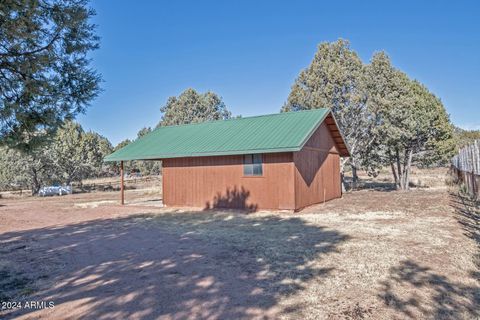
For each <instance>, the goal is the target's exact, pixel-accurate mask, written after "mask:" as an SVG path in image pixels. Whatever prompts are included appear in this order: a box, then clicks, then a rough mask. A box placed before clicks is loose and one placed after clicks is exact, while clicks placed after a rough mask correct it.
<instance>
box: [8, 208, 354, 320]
mask: <svg viewBox="0 0 480 320" xmlns="http://www.w3.org/2000/svg"><path fill="white" fill-rule="evenodd" d="M346 240H348V236H347V235H344V234H342V233H340V232H337V231H335V230H327V229H325V228H323V227H320V226H314V225H311V224H308V223H306V222H305V221H304V220H302V219H300V218H296V217H292V218H282V217H279V216H274V215H268V216H252V215H241V214H231V213H220V212H216V211H204V212H171V213H165V214H159V215H143V216H133V217H129V218H118V219H106V220H96V221H89V222H85V223H80V224H74V225H66V226H58V227H49V228H43V229H35V230H27V231H18V232H9V233H4V234H2V235H0V245H1V247H2V248H3V249H2V256H1V257H0V259H5V260H6V261H8V262H9V263H10V268H13V269H15V270H14V271H13V270H11V271H12V272H15V273H16V274H17V273H18V274H21V275H22V276H23V277H30V278H29V279H27V280H26V281H27V282H26V283H29V284H32V283H34V284H35V287H34V288H29V290H30V291H32V292H33V291H35V292H36V293H34V294H31V295H29V296H26V295H24V296H23V297H24V298H26V297H28V300H42V301H45V300H49V301H54V302H55V308H60V310H59V311H57V312H61V313H62V314H61V316H62V317H65V318H72V317H76V318H84V317H86V318H89V319H100V318H112V317H114V318H122V319H126V318H130V317H132V318H137V319H151V318H157V317H162V316H163V317H166V318H175V319H187V318H188V319H190V318H200V319H202V318H219V319H238V318H251V317H255V316H260V315H264V314H266V313H267V312H269V310H272V308H275V307H276V306H277V304H278V300H279V299H280V298H282V297H284V296H285V295H289V294H293V293H295V292H297V291H298V290H301V289H302V288H304V287H305V286H306V285H308V281H309V280H310V279H313V278H318V277H326V276H328V274H329V272H330V271H331V269H329V268H323V267H322V264H321V260H322V257H324V256H325V255H327V254H328V253H331V252H334V251H335V250H336V248H337V246H338V244H340V243H342V242H343V241H346ZM3 267H4V268H5V266H3ZM0 269H1V268H0ZM12 274H13V273H12ZM17 289H18V288H17ZM27 289H28V288H27ZM1 291H3V292H1ZM27 291H28V290H27ZM0 293H2V294H4V295H6V296H9V295H11V294H12V292H7V291H6V290H5V288H3V287H2V288H0ZM15 295H16V296H15ZM10 297H11V298H12V299H20V298H22V295H21V294H18V292H14V293H13V295H11V296H10ZM66 303H71V305H70V306H69V307H67V306H65V305H64V304H66ZM62 306H63V308H62ZM290 310H291V312H295V311H294V310H295V308H291V309H290ZM53 311H55V310H53ZM31 312H34V310H26V309H21V310H17V311H7V313H6V314H4V316H6V317H17V316H19V315H21V314H28V313H31ZM71 312H74V314H70V313H71ZM283 312H284V313H288V312H289V311H288V310H283ZM31 315H32V316H33V314H31ZM57 315H58V313H57Z"/></svg>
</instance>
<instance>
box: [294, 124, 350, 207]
mask: <svg viewBox="0 0 480 320" xmlns="http://www.w3.org/2000/svg"><path fill="white" fill-rule="evenodd" d="M293 160H294V163H295V209H301V208H304V207H306V206H309V205H312V204H315V203H321V202H323V201H328V200H331V199H334V198H339V197H341V196H342V190H341V183H340V156H339V154H338V150H337V147H336V146H335V142H334V140H333V138H332V136H331V134H330V130H329V129H328V127H327V126H326V125H325V123H322V125H321V126H320V127H319V128H318V129H317V131H316V132H315V133H314V134H313V135H312V137H311V138H310V139H309V140H308V141H307V143H306V144H305V147H304V148H303V149H302V150H301V151H299V152H295V153H294V156H293Z"/></svg>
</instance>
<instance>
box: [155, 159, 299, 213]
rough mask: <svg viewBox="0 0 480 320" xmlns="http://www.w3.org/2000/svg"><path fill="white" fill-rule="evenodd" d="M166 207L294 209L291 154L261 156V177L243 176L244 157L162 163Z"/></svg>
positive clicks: (175, 160)
mask: <svg viewBox="0 0 480 320" xmlns="http://www.w3.org/2000/svg"><path fill="white" fill-rule="evenodd" d="M162 170H163V171H162V172H163V180H164V186H165V188H164V189H163V201H164V203H165V205H167V206H192V207H203V208H206V209H208V208H215V207H219V208H243V209H248V210H256V209H295V197H294V193H295V190H294V187H295V183H294V166H293V155H292V153H270V154H263V176H261V177H255V176H249V177H245V176H243V156H241V155H238V156H237V155H235V156H216V157H192V158H176V159H165V160H163V169H162Z"/></svg>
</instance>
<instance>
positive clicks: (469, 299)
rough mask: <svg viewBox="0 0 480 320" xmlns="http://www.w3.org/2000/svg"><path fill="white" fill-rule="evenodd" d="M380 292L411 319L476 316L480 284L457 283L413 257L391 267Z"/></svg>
mask: <svg viewBox="0 0 480 320" xmlns="http://www.w3.org/2000/svg"><path fill="white" fill-rule="evenodd" d="M381 286H382V290H381V294H380V295H379V297H380V298H382V299H383V301H384V303H385V304H386V305H387V306H388V307H389V308H392V309H394V310H395V311H397V312H399V313H401V314H403V315H404V316H406V317H408V318H412V319H419V318H428V319H470V318H471V319H477V318H478V317H480V309H479V306H480V291H479V290H480V288H479V287H478V286H465V285H462V284H458V283H454V282H453V281H451V280H449V279H448V278H447V277H445V276H442V275H439V274H436V273H435V272H433V271H432V270H430V269H429V268H427V267H423V266H421V265H419V264H417V263H415V262H413V261H411V260H405V261H402V262H401V263H400V264H399V265H398V266H396V267H394V268H391V269H390V274H389V277H388V280H387V281H384V282H382V283H381Z"/></svg>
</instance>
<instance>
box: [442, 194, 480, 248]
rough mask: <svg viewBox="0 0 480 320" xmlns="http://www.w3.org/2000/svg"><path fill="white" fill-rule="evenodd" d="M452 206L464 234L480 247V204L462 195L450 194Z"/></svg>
mask: <svg viewBox="0 0 480 320" xmlns="http://www.w3.org/2000/svg"><path fill="white" fill-rule="evenodd" d="M449 195H450V206H452V207H453V208H454V209H455V217H456V218H457V221H458V223H460V225H461V226H462V228H463V230H464V234H465V235H466V236H467V237H469V238H471V239H473V240H475V241H476V242H477V244H478V245H479V246H480V202H479V201H477V200H475V199H473V198H471V197H469V196H467V195H462V194H460V193H454V192H449Z"/></svg>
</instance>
